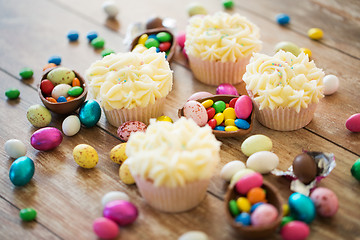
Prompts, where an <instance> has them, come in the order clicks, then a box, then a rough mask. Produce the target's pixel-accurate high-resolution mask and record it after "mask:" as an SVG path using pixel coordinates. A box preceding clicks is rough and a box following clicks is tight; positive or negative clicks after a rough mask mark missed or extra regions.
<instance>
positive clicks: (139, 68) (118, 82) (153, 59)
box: [86, 48, 173, 111]
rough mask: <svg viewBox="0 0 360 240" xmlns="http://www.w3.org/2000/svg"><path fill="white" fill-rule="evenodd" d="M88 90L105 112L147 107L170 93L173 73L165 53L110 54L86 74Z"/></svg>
mask: <svg viewBox="0 0 360 240" xmlns="http://www.w3.org/2000/svg"><path fill="white" fill-rule="evenodd" d="M86 80H87V81H88V85H89V91H90V93H91V94H92V95H93V97H94V98H95V99H97V100H98V101H99V102H100V104H101V106H102V107H104V108H105V109H106V110H108V111H111V110H113V109H122V108H126V109H132V108H135V107H146V106H147V105H148V104H153V103H154V102H155V100H157V99H159V98H162V97H166V96H167V95H168V93H169V92H170V91H171V88H172V84H173V74H172V71H171V69H170V66H169V63H168V62H167V61H166V59H165V53H156V49H155V48H150V49H148V50H146V51H143V52H127V53H118V54H110V55H108V56H105V57H104V58H103V59H101V60H98V61H96V62H95V63H93V64H92V65H91V66H90V68H89V69H88V70H87V71H86Z"/></svg>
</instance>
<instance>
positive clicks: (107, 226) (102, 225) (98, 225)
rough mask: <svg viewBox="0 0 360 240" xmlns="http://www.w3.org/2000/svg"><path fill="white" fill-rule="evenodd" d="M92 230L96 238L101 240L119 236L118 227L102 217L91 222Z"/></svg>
mask: <svg viewBox="0 0 360 240" xmlns="http://www.w3.org/2000/svg"><path fill="white" fill-rule="evenodd" d="M93 230H94V233H95V234H96V236H98V237H99V238H101V239H114V238H116V237H117V236H118V235H119V227H118V225H117V224H116V223H115V222H114V221H112V220H110V219H108V218H104V217H100V218H97V219H95V221H94V222H93Z"/></svg>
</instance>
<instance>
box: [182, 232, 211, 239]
mask: <svg viewBox="0 0 360 240" xmlns="http://www.w3.org/2000/svg"><path fill="white" fill-rule="evenodd" d="M177 240H209V238H208V236H207V235H206V234H205V233H203V232H201V231H189V232H186V233H184V234H183V235H181V236H180V237H179V238H178V239H177Z"/></svg>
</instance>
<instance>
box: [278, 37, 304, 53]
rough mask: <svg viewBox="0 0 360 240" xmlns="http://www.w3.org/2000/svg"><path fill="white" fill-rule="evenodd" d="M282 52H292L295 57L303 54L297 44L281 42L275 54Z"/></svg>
mask: <svg viewBox="0 0 360 240" xmlns="http://www.w3.org/2000/svg"><path fill="white" fill-rule="evenodd" d="M280 50H283V51H285V52H291V53H292V54H294V55H295V56H298V55H299V54H300V53H301V51H300V48H299V47H298V46H297V45H296V44H295V43H292V42H286V41H283V42H279V43H277V44H276V45H275V52H278V51H280Z"/></svg>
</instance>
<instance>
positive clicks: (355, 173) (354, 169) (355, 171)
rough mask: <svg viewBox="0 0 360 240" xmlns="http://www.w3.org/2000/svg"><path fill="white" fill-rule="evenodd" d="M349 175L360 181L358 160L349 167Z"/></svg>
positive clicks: (359, 160)
mask: <svg viewBox="0 0 360 240" xmlns="http://www.w3.org/2000/svg"><path fill="white" fill-rule="evenodd" d="M351 175H353V177H354V178H356V179H357V180H358V181H360V158H359V159H358V160H356V161H355V163H354V165H352V167H351Z"/></svg>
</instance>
